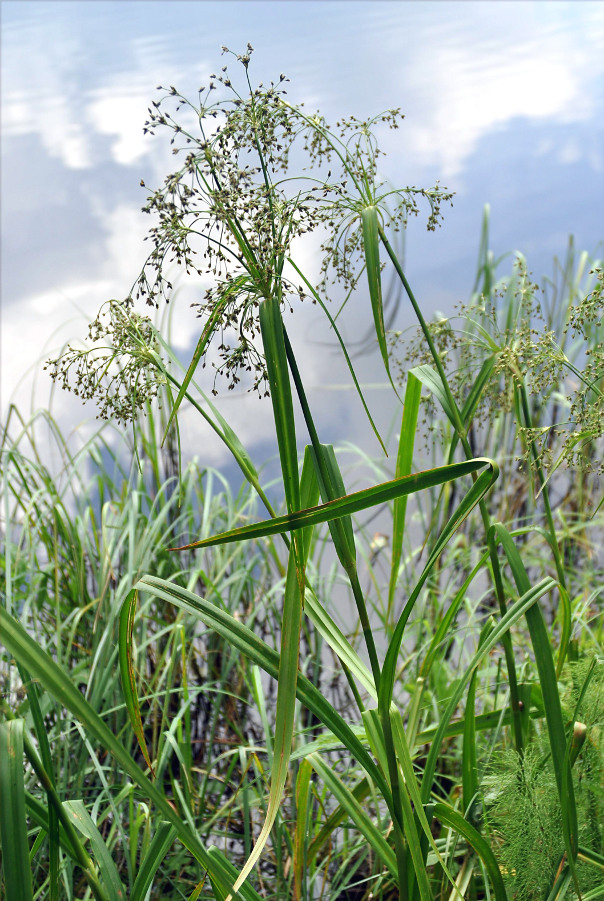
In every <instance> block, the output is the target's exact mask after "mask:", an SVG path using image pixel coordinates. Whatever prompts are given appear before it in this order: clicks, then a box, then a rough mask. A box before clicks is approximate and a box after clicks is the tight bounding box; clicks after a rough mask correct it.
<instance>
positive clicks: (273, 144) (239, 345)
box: [50, 44, 452, 416]
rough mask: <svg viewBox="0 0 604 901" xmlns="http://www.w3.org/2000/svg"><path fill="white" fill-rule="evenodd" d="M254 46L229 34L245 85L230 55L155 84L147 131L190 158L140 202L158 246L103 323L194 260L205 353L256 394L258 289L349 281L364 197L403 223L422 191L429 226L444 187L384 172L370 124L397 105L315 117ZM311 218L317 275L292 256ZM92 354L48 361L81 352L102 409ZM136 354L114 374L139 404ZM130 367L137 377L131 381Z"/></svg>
mask: <svg viewBox="0 0 604 901" xmlns="http://www.w3.org/2000/svg"><path fill="white" fill-rule="evenodd" d="M252 50H253V48H252V47H251V45H249V44H248V46H247V50H246V52H245V53H243V54H240V55H237V54H232V53H231V51H229V50H228V48H226V47H223V52H224V53H227V54H231V55H233V56H236V58H237V60H238V61H239V62H240V63H241V64H242V66H243V69H244V73H245V82H244V83H245V90H244V91H243V92H240V91H238V90H237V88H236V87H235V85H234V83H233V81H232V80H231V77H230V75H229V72H228V68H227V66H224V67H223V68H222V69H221V72H220V74H218V75H212V76H211V77H210V81H209V84H208V85H207V86H203V87H201V88H200V89H199V92H198V97H197V101H196V102H195V103H192V102H191V101H189V100H187V99H186V98H185V97H183V96H182V95H181V94H180V93H179V92H178V91H177V90H176V88H175V87H170V88H169V89H165V88H162V87H161V86H160V87H159V88H158V90H160V91H162V96H161V97H160V98H159V99H158V100H157V101H153V103H152V106H151V108H150V109H149V118H148V120H147V122H146V123H145V127H144V131H145V132H148V133H151V134H154V133H155V132H156V130H157V129H158V128H160V127H162V128H167V129H168V130H169V131H171V132H172V136H171V143H172V144H173V145H174V146H173V153H174V154H176V155H178V154H183V155H184V163H183V165H182V166H181V167H180V168H179V169H177V170H176V171H175V172H173V173H171V174H170V175H168V176H167V177H166V178H165V180H164V183H163V185H162V186H161V187H159V188H158V189H157V190H156V191H154V192H153V193H151V194H150V195H149V196H148V199H147V203H146V205H145V206H144V207H143V210H144V212H146V213H148V214H149V215H152V216H154V217H155V218H156V223H155V224H154V225H153V226H152V227H151V229H150V232H149V236H148V237H149V239H150V240H151V242H152V244H153V250H152V251H151V253H150V254H149V257H148V259H147V262H146V264H145V266H144V267H143V270H142V272H141V273H140V275H139V277H138V279H137V281H136V283H135V285H134V286H133V289H132V291H131V293H130V295H129V297H128V298H127V300H126V302H125V303H124V305H123V306H122V307H121V308H120V309H121V312H120V314H119V316H117V318H116V314H115V310H116V309H117V308H113V307H112V308H111V310H112V312H111V313H110V317H109V318H110V323H109V326H108V329H109V330H108V331H106V332H104V333H103V336H104V337H110V334H111V332H112V329H114V328H115V325H116V323H118V329H121V328H122V326H121V325H120V324H119V323H120V322H121V318H120V317H121V316H122V314H123V315H134V314H133V312H132V300H133V298H134V299H143V300H144V301H146V303H147V304H149V305H152V306H158V303H159V300H160V299H162V298H163V299H165V300H166V301H168V300H169V299H170V295H171V293H172V290H173V286H172V282H171V280H170V279H169V278H168V274H167V271H168V268H169V267H170V266H172V264H174V263H175V264H176V265H177V266H181V267H182V268H183V270H184V271H186V272H187V273H188V274H196V275H198V276H200V277H203V278H205V279H207V278H208V277H209V278H210V279H211V281H212V284H211V286H210V287H209V288H208V289H207V291H206V293H205V296H204V299H203V301H201V302H200V303H198V304H195V305H194V306H196V307H197V310H198V315H199V317H201V318H203V319H204V320H205V328H206V329H208V330H209V331H208V340H207V342H206V345H205V350H204V354H203V363H204V365H205V359H206V353H207V350H208V348H209V346H210V343H211V338H213V337H214V336H217V337H218V341H219V343H218V346H217V357H218V362H215V363H214V364H213V365H214V366H215V368H216V372H217V375H218V374H219V375H221V376H223V377H225V378H226V380H227V383H228V387H229V388H230V389H232V388H234V387H235V386H236V385H237V384H238V383H239V382H240V380H241V378H242V377H243V374H245V373H247V376H246V380H247V382H248V384H249V383H251V384H250V388H251V389H255V390H256V391H258V393H259V394H261V395H262V394H266V393H268V391H267V389H268V386H267V374H266V366H265V362H264V359H263V356H262V352H261V350H260V349H259V341H258V336H259V318H258V311H259V306H260V303H261V302H262V300H263V299H264V298H268V297H275V296H277V297H278V298H279V300H280V303H281V306H282V308H285V307H286V306H289V308H290V309H292V304H293V301H294V300H295V299H298V300H304V299H305V298H307V297H310V298H311V299H312V300H313V301H315V300H316V299H317V297H326V295H327V292H328V290H329V286H330V285H331V284H333V283H334V282H340V283H342V284H343V285H344V286H345V287H346V288H347V289H348V290H350V289H351V288H353V287H354V286H355V285H356V283H357V280H358V278H359V274H360V272H362V268H363V265H364V260H363V254H362V233H361V227H360V216H361V212H362V210H363V208H364V207H365V206H368V205H375V206H377V207H378V209H379V211H380V216H381V219H382V222H383V223H384V224H389V225H390V226H392V227H393V228H394V229H400V228H402V227H403V226H404V225H405V223H406V221H407V219H408V217H409V215H415V214H417V213H418V212H419V208H418V203H417V201H418V199H419V198H420V197H424V198H425V199H427V201H428V202H429V204H430V215H429V219H428V228H429V229H434V228H435V227H436V225H437V224H438V221H439V218H440V205H441V203H442V201H443V200H450V199H451V196H452V195H451V194H450V193H448V192H446V191H444V190H441V189H440V188H439V186H438V184H437V185H436V186H435V187H434V188H433V189H430V190H426V189H419V188H414V187H408V188H404V189H401V190H397V191H393V190H390V189H387V188H386V186H385V185H384V184H383V183H382V182H380V181H379V179H378V174H377V160H378V158H379V156H380V150H379V147H378V145H377V140H376V137H375V128H376V126H379V125H384V124H385V125H387V126H389V127H390V128H398V125H399V122H400V121H401V119H402V116H401V114H400V111H399V110H388V111H387V112H385V113H383V114H381V115H379V116H376V117H374V118H372V119H368V120H365V121H362V120H358V119H356V118H355V117H349V118H347V119H342V120H341V121H340V122H338V123H337V125H336V129H335V130H334V131H332V130H330V128H329V127H328V126H327V124H326V122H325V120H324V119H323V118H322V117H320V116H319V115H308V114H306V112H305V111H304V110H303V108H302V106H293V105H291V104H290V103H289V102H288V101H287V100H286V97H285V95H286V91H285V85H286V84H287V82H288V79H287V78H286V77H285V76H284V75H280V77H279V80H278V82H277V83H273V82H271V83H270V86H269V87H265V86H263V85H262V84H259V85H258V87H256V88H253V87H252V85H251V82H250V79H249V72H248V68H249V64H250V57H251V54H252ZM215 98H217V99H215ZM171 105H173V106H174V109H173V111H170V107H171ZM181 111H183V112H182V115H181V116H180V117H178V113H179V112H181ZM177 118H180V120H181V121H180V122H179V121H177ZM184 120H186V123H187V124H186V125H185V124H183V121H184ZM294 145H295V152H294ZM325 170H327V171H325ZM142 184H143V186H144V183H142ZM318 230H320V232H321V240H322V243H321V245H320V253H321V281H320V284H318V285H316V286H312V285H310V282H309V281H307V280H306V279H305V278H304V277H299V274H298V272H296V270H295V269H294V267H293V266H291V265H290V262H289V261H290V259H291V258H292V256H293V245H294V242H295V241H297V240H298V239H299V238H301V237H303V236H307V235H309V234H310V233H312V232H315V231H318ZM112 317H113V318H112ZM97 322H98V320H97ZM143 322H145V323H146V324H145V328H149V327H150V325H149V320H148V319H145V318H144V317H143V318H141V317H139V318H138V319H137V320H136V322H135V326H136V328H138V329H139V331H140V328H141V327H142V325H141V324H142V323H143ZM135 330H136V329H135ZM93 332H94V334H96V333H97V332H98V328H97V329H96V330H94V329H93ZM93 332H91V336H90V337H91V338H93V337H94V334H93ZM114 346H115V352H116V355H117V354H119V355H123V354H124V353H130V352H131V347H130V344H129V343H128V342H126V343H125V344H122V345H121V346H120V344H118V343H116V344H115V345H114ZM137 347H138V345H137ZM79 354H81V356H78V355H79ZM87 354H88V352H83V351H76V350H74V349H73V348H72V347H69V348H68V349H67V351H66V352H65V353H64V354H63V355H62V356H61V357H59V358H58V359H56V360H53V361H50V365H51V375H52V376H53V378H55V379H57V378H58V379H59V380H60V381H61V383H62V384H63V385H64V386H65V387H68V385H69V384H70V380H69V369H70V368H71V367H73V366H75V367H76V369H75V371H76V373H77V375H76V379H75V383H73V384H72V385H71V387H72V390H74V391H75V392H76V393H78V394H80V395H81V396H82V397H84V398H87V397H92V396H95V395H96V396H97V397H99V399H100V400H101V407H102V411H104V412H105V413H108V412H109V407H108V403H109V402H108V401H106V400H105V398H106V394H107V390H106V386H105V387H102V386H101V385H100V382H99V384H98V386H97V387H95V379H99V378H100V377H101V376H103V375H105V370H104V369H103V368H102V367H101V366H100V365H97V364H96V363H95V364H94V366H92V365H91V363H92V361H93V360H96V357H95V356H94V355H92V356H90V355H87ZM142 360H143V357H142V356H141V355H140V353H139V351H138V350H137V355H136V362H134V363H133V364H132V365H125V366H122V367H121V370H120V371H121V375H120V377H119V378H118V381H117V383H116V382H114V383H113V384H114V386H115V385H116V384H118V385H119V386H120V387H121V388H122V396H123V397H126V396H130V397H131V399H132V400H133V401H134V402H135V407H137V406H139V403H138V401H139V400H140V399H141V398H142V397H145V398H146V397H147V395H148V392H149V391H151V385H152V384H153V379H154V378H155V375H154V374H153V373H152V374H150V375H148V376H147V379H145V377H144V376H143V375H142V373H141V371H140V370H141V364H142ZM105 362H107V361H106V360H105ZM128 378H132V379H133V383H132V385H130V387H131V388H132V390H131V391H128V390H127V389H128ZM214 393H216V378H215V380H214ZM126 412H127V411H126V405H125V403H122V404H120V405H119V413H120V416H125V415H126ZM133 412H134V410H133Z"/></svg>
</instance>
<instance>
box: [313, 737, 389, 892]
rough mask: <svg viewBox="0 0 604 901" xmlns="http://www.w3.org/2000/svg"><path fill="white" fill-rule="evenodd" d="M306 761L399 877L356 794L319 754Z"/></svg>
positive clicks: (385, 845)
mask: <svg viewBox="0 0 604 901" xmlns="http://www.w3.org/2000/svg"><path fill="white" fill-rule="evenodd" d="M306 760H308V761H309V763H311V764H312V766H313V767H314V769H315V770H316V771H317V773H318V775H319V776H320V777H321V779H322V780H323V782H324V783H325V785H326V786H327V788H328V789H329V791H330V792H332V794H333V796H334V797H335V798H336V800H337V801H338V803H339V804H340V806H341V807H342V809H343V810H344V811H345V812H346V813H347V814H348V816H349V817H350V819H351V820H352V822H353V823H354V824H355V826H356V828H357V829H358V830H359V832H360V833H361V834H362V835H364V836H365V838H366V839H367V841H368V842H369V844H370V845H371V847H372V848H373V850H374V852H375V854H376V855H377V856H378V857H379V858H380V860H381V861H382V863H383V864H384V865H385V866H386V867H387V868H388V869H389V870H390V872H391V873H392V874H393V876H396V875H397V867H396V858H395V856H394V852H393V850H392V848H391V847H390V845H389V844H388V842H387V841H386V840H385V839H384V837H383V835H382V833H381V832H380V830H379V829H378V828H377V827H376V826H375V824H374V823H373V821H372V820H371V818H370V817H369V816H368V815H367V813H366V812H365V810H364V809H363V807H362V806H361V804H360V803H359V801H358V800H357V799H356V797H355V796H354V793H353V792H352V791H350V789H348V788H347V787H346V786H345V785H344V783H343V782H342V780H341V779H340V778H339V777H338V776H337V775H336V773H335V772H334V770H333V767H332V766H331V765H329V764H327V763H325V761H324V760H322V758H321V757H319V755H318V754H309V755H308V757H306Z"/></svg>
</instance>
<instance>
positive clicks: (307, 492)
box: [300, 445, 319, 563]
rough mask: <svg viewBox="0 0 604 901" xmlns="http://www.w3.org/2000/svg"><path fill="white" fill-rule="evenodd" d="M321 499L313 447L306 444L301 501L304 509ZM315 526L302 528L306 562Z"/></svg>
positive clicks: (301, 478)
mask: <svg viewBox="0 0 604 901" xmlns="http://www.w3.org/2000/svg"><path fill="white" fill-rule="evenodd" d="M318 500H319V482H318V480H317V473H316V471H315V465H314V463H313V459H312V455H311V448H310V446H309V445H306V447H305V449H304V462H303V464H302V475H301V476H300V503H301V505H302V508H303V509H306V508H307V507H314V506H315V505H316V503H317V501H318ZM312 534H313V527H312V526H309V527H308V528H307V529H303V530H302V542H301V543H302V554H303V558H304V563H306V561H307V560H308V555H309V553H310V547H311V542H312Z"/></svg>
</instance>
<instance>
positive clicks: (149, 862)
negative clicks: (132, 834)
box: [129, 820, 176, 901]
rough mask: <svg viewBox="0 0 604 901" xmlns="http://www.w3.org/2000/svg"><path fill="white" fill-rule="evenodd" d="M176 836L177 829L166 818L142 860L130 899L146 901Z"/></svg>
mask: <svg viewBox="0 0 604 901" xmlns="http://www.w3.org/2000/svg"><path fill="white" fill-rule="evenodd" d="M175 838H176V829H175V828H174V826H172V824H171V823H167V822H166V821H165V820H162V822H161V823H160V824H159V825H158V827H157V831H156V833H155V835H154V836H153V839H152V840H151V844H150V845H149V848H148V849H147V852H146V854H145V856H144V857H143V859H142V860H141V863H140V867H139V870H138V873H137V874H136V879H135V880H134V885H133V886H132V892H131V894H130V899H129V901H144V899H145V896H146V894H147V890H148V889H149V886H150V885H151V883H152V882H153V878H154V876H155V874H156V873H157V871H158V869H159V867H160V866H161V863H162V861H163V859H164V857H165V856H166V854H167V853H168V851H169V850H170V848H171V846H172V844H173V843H174V839H175Z"/></svg>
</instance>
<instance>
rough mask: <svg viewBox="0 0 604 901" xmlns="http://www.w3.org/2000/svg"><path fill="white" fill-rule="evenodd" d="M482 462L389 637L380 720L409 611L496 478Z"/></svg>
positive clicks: (387, 704)
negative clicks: (443, 552) (467, 518)
mask: <svg viewBox="0 0 604 901" xmlns="http://www.w3.org/2000/svg"><path fill="white" fill-rule="evenodd" d="M483 462H484V464H485V465H487V464H488V469H487V471H486V472H483V473H481V475H480V476H479V477H478V478H477V479H476V481H475V482H474V483H473V485H472V486H471V488H470V489H469V491H468V492H467V493H466V495H465V496H464V497H463V498H462V500H461V502H460V503H459V504H458V505H457V507H456V509H455V511H454V512H453V514H452V516H451V517H450V519H449V521H448V522H447V523H446V525H445V527H444V528H443V530H442V532H441V534H440V535H439V537H438V541H437V542H436V543H435V545H434V548H433V550H432V553H431V554H430V557H429V559H428V562H427V563H426V565H425V567H424V569H423V571H422V574H421V576H420V577H419V579H418V581H417V583H416V585H415V587H414V589H413V591H412V592H411V594H410V596H409V600H408V601H407V603H406V604H405V607H404V609H403V612H402V613H401V615H400V617H399V619H398V622H397V624H396V628H395V629H394V632H393V634H392V638H391V640H390V643H389V645H388V651H387V652H386V659H385V660H384V666H383V668H382V679H381V682H380V687H379V709H380V716H381V717H382V718H383V717H385V716H387V715H388V711H389V709H390V704H391V702H392V693H393V689H394V682H395V678H396V665H397V660H398V655H399V650H400V647H401V643H402V640H403V634H404V631H405V626H406V624H407V620H408V619H409V616H410V615H411V611H412V610H413V607H414V605H415V603H416V601H417V598H418V597H419V593H420V591H421V589H422V587H423V586H424V584H425V582H426V579H427V578H428V576H429V574H430V572H431V570H432V568H433V566H434V564H435V563H436V561H437V560H438V558H439V556H440V555H441V553H442V551H443V550H444V548H445V547H446V545H447V544H448V542H449V540H450V538H451V535H453V533H454V532H455V530H456V529H457V528H458V527H459V525H460V524H461V523H462V522H463V520H464V519H465V518H466V517H467V516H468V515H469V514H470V513H471V511H472V510H473V509H474V507H475V506H476V504H478V503H479V502H480V500H481V499H482V498H483V497H484V495H485V494H486V492H487V491H488V490H489V488H490V487H491V486H492V485H493V483H494V482H495V480H496V479H497V477H498V475H499V469H498V467H497V465H496V464H495V463H494V462H493V461H483ZM454 465H456V464H454Z"/></svg>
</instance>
